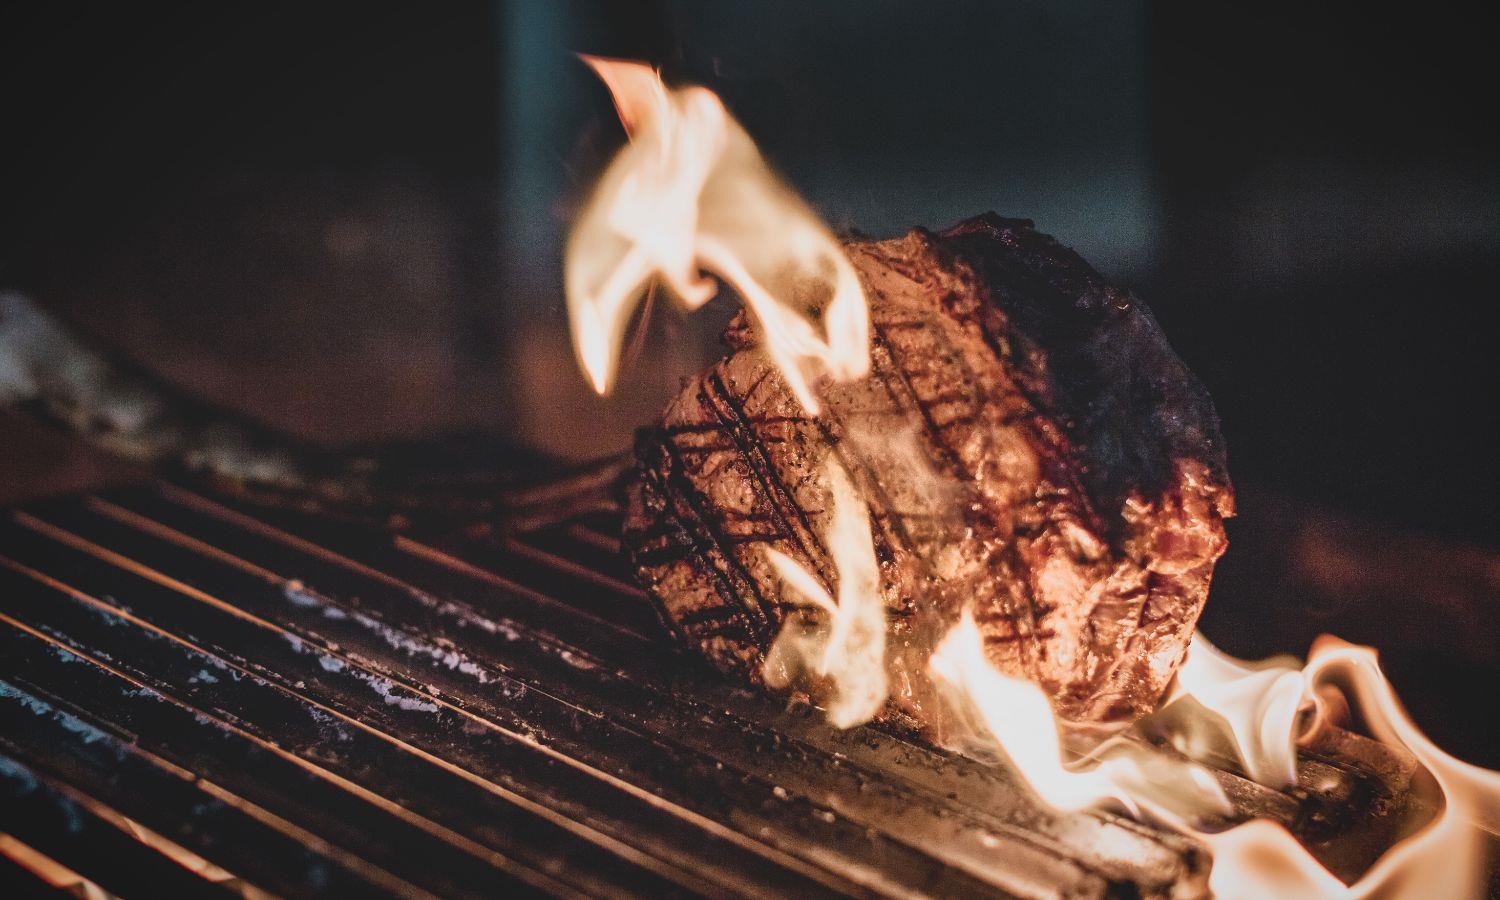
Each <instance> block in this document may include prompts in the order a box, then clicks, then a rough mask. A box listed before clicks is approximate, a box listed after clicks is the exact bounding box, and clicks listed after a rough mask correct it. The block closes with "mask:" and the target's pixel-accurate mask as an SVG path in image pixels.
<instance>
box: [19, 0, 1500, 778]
mask: <svg viewBox="0 0 1500 900" xmlns="http://www.w3.org/2000/svg"><path fill="white" fill-rule="evenodd" d="M1478 21H1479V20H1478V19H1476V13H1475V12H1474V11H1473V10H1468V9H1463V8H1459V7H1454V8H1447V7H1443V6H1441V5H1426V6H1423V7H1422V8H1421V9H1420V10H1406V11H1405V12H1404V13H1403V14H1401V15H1400V16H1396V15H1391V16H1389V17H1387V16H1384V15H1382V14H1377V13H1375V12H1374V11H1373V8H1372V7H1370V6H1369V5H1367V4H1364V5H1354V4H1342V3H1341V4H1290V3H1286V4H1281V3H1271V4H1257V5H1255V6H1254V7H1253V11H1251V8H1249V7H1245V8H1232V7H1229V6H1210V5H1207V4H1195V3H1187V2H1180V3H1157V4H1154V3H1148V2H1143V0H1120V2H1114V3H1110V4H1090V3H1083V2H1059V0H1047V2H1040V0H1036V2H949V3H941V4H935V3H919V2H899V3H898V2H885V0H860V2H852V0H851V2H824V3H818V4H807V3H799V2H767V0H760V2H756V3H736V4H727V3H725V4H702V3H692V2H680V3H677V2H665V0H658V2H624V0H596V2H582V0H535V2H525V0H511V2H488V3H486V2H462V3H460V2H454V3H443V4H415V3H392V2H357V3H356V2H345V0H333V2H320V3H316V4H305V3H282V2H258V3H254V4H195V5H187V4H181V5H162V4H109V5H106V4H98V5H88V4H84V5H77V4H44V3H34V4H23V3H11V4H7V5H6V6H5V8H4V10H3V11H0V122H3V137H0V146H3V148H4V158H5V160H6V161H5V163H4V167H3V175H0V178H3V203H0V288H14V289H20V290H22V291H24V292H26V293H27V294H29V295H31V296H32V297H34V298H35V299H36V300H37V301H38V302H39V303H41V304H42V305H44V306H46V307H47V308H49V309H51V310H54V311H57V312H58V313H60V314H62V315H64V316H65V317H66V318H68V319H70V320H71V321H73V322H74V323H76V324H77V325H78V326H79V327H81V328H82V329H84V330H85V331H88V332H90V333H92V334H94V335H97V336H99V337H101V338H103V339H106V340H108V341H109V342H110V343H111V344H113V345H114V346H116V347H118V348H119V349H120V350H121V351H122V352H123V353H124V354H126V355H127V356H128V357H130V358H132V359H134V360H136V361H138V362H139V363H141V364H143V365H145V366H147V367H149V368H150V369H152V370H153V371H155V372H157V373H159V374H160V375H162V376H163V377H164V378H166V379H168V380H170V381H172V382H173V383H176V384H178V385H181V386H183V387H185V388H187V389H189V390H190V391H192V392H193V393H195V394H198V395H200V396H202V397H204V398H207V399H209V400H212V401H214V402H217V403H221V404H224V405H227V406H231V407H234V408H236V409H239V410H242V411H244V412H246V413H248V414H250V415H252V416H254V417H256V418H258V419H260V420H262V421H264V422H267V423H269V424H272V425H275V426H278V427H281V428H284V429H286V430H289V431H291V432H294V433H296V434H298V435H301V436H303V437H306V438H310V439H313V440H316V441H320V442H324V443H328V444H334V445H336V444H340V443H346V442H351V441H368V440H380V439H385V438H398V437H399V438H406V437H425V436H434V435H440V434H444V433H448V432H455V431H465V432H475V431H482V432H492V433H497V434H500V435H502V436H504V437H507V438H509V439H511V440H513V441H515V442H516V443H517V444H521V445H530V446H536V447H540V448H543V449H545V450H547V451H548V452H551V453H554V454H557V455H560V456H565V457H569V458H574V459H582V458H586V457H589V456H593V455H597V454H601V453H607V452H610V451H612V450H616V449H618V448H620V447H623V446H625V445H626V443H627V442H628V440H629V434H630V430H631V428H632V427H634V426H635V425H636V424H639V423H641V422H643V421H645V420H646V419H648V418H649V417H650V416H652V415H653V414H654V413H655V412H656V411H657V410H658V409H659V408H660V406H661V405H662V403H663V400H664V398H665V397H667V396H669V395H670V393H672V391H673V389H674V387H675V386H676V384H677V383H678V379H679V378H680V377H682V376H683V375H685V374H687V373H690V372H692V371H694V370H696V369H697V368H699V367H701V366H702V365H703V363H704V362H705V361H707V360H709V359H711V358H713V357H714V356H716V355H717V347H716V346H715V343H714V340H715V338H714V336H715V332H716V330H717V327H718V324H719V323H720V322H722V320H723V318H724V316H725V315H726V314H727V311H728V310H729V309H730V308H731V307H730V304H729V303H728V302H727V301H723V302H717V306H716V309H715V310H714V311H713V312H712V313H711V314H706V315H702V316H698V317H694V318H684V317H681V316H674V315H672V314H670V313H669V314H667V315H658V316H657V317H656V319H655V320H654V321H653V323H652V325H651V331H650V340H649V341H648V350H647V353H646V355H645V356H644V357H643V358H642V359H638V360H636V361H635V363H634V364H633V365H631V366H629V367H628V368H627V369H626V370H625V372H624V374H623V376H622V387H621V390H620V392H619V394H618V396H615V397H612V398H609V399H605V400H600V399H597V398H593V397H591V396H590V395H589V394H588V391H587V389H586V386H585V383H584V381H583V379H582V377H581V376H580V375H579V374H578V373H577V371H576V368H575V367H574V365H573V360H572V355H571V351H570V349H569V347H568V343H567V339H566V321H565V316H564V311H563V304H562V299H561V267H560V261H561V243H562V239H563V237H564V235H565V233H566V228H567V223H568V220H569V217H570V214H571V211H572V210H573V209H575V208H576V207H577V205H578V204H579V202H580V201H581V199H582V197H583V195H584V193H585V191H586V190H587V187H588V186H589V184H590V183H591V181H592V179H593V178H594V177H595V176H596V175H597V174H598V173H599V171H600V170H601V168H602V166H603V164H604V163H605V162H606V161H607V159H608V158H609V155H610V153H611V152H612V151H613V150H614V149H615V148H616V147H617V146H618V145H619V143H620V142H621V141H622V140H623V135H622V133H621V131H620V128H619V126H618V123H617V122H616V121H615V118H614V113H613V110H612V108H611V106H610V104H609V100H608V97H607V95H606V93H605V91H604V89H603V88H602V87H601V86H600V85H599V84H597V83H596V82H595V80H594V79H593V77H592V75H591V74H590V73H589V72H588V71H587V69H586V68H585V67H584V66H582V65H581V64H580V63H578V61H577V60H576V59H575V58H574V57H573V56H572V55H571V54H572V53H573V52H574V51H586V52H590V53H598V54H604V55H616V56H630V57H636V58H642V59H647V60H650V61H653V62H656V63H658V64H660V65H661V66H662V67H663V68H664V70H665V72H666V73H667V75H668V76H669V77H670V78H676V79H683V80H691V81H696V82H699V83H703V84H706V85H709V86H710V87H712V88H713V89H715V90H716V91H718V92H719V93H720V94H721V95H722V96H723V97H724V98H725V100H726V102H727V103H728V105H729V106H730V108H731V110H732V111H733V112H734V113H735V114H736V115H737V116H738V117H739V118H740V119H741V121H742V122H743V123H744V124H745V126H746V127H747V129H748V130H749V131H750V133H751V134H752V135H753V136H754V137H755V138H756V139H757V140H758V141H759V143H760V145H761V147H762V148H763V150H764V151H765V153H766V155H767V156H768V157H769V159H770V160H771V162H772V163H773V165H774V166H775V167H776V168H777V169H779V170H780V171H781V172H782V173H783V174H784V175H785V176H786V177H787V179H788V180H789V181H790V182H791V183H792V184H793V185H794V186H795V187H796V188H797V189H798V190H799V191H800V192H801V193H802V194H803V196H805V197H806V198H807V199H808V200H809V201H810V202H811V203H812V204H813V206H814V207H815V208H817V209H818V210H819V211H821V212H822V213H823V215H824V216H825V217H826V218H827V220H828V221H829V222H830V223H831V224H832V225H833V226H834V227H835V228H836V229H842V230H851V229H858V230H860V231H862V232H865V233H869V234H874V235H894V234H898V233H901V232H903V231H905V230H906V229H907V228H909V227H911V226H912V225H917V224H921V225H926V226H931V227H942V226H945V225H948V224H950V223H952V222H954V221H956V220H959V219H962V218H964V217H967V216H969V215H972V214H975V213H979V212H982V211H985V210H990V209H993V210H996V211H997V212H1000V213H1001V214H1003V215H1012V216H1024V217H1029V218H1032V219H1035V220H1036V222H1037V225H1038V227H1039V228H1040V229H1041V230H1043V231H1046V232H1049V233H1051V234H1054V235H1056V236H1057V237H1058V238H1059V239H1061V240H1062V241H1063V242H1064V243H1067V244H1070V245H1072V246H1074V247H1075V248H1077V249H1078V250H1079V251H1080V252H1081V253H1082V254H1083V255H1084V256H1085V257H1086V258H1087V259H1089V260H1090V261H1092V262H1093V263H1094V265H1095V266H1096V267H1097V268H1099V269H1100V270H1101V271H1102V272H1104V273H1105V274H1106V275H1108V276H1110V277H1112V278H1114V279H1116V280H1118V281H1120V282H1122V283H1124V284H1126V285H1128V286H1130V287H1132V288H1134V289H1135V290H1136V291H1137V292H1138V293H1139V294H1140V295H1141V296H1142V297H1143V298H1144V299H1146V300H1147V302H1148V303H1150V305H1151V306H1152V307H1153V308H1154V310H1155V311H1156V313H1157V316H1158V318H1159V319H1160V320H1161V323H1162V325H1163V327H1164V329H1165V330H1166V332H1167V334H1168V336H1169V337H1170V339H1171V340H1172V343H1173V344H1174V346H1175V347H1176V348H1177V349H1178V351H1179V352H1180V353H1181V355H1182V356H1183V357H1184V358H1185V359H1186V360H1187V362H1188V363H1189V365H1190V366H1192V368H1193V369H1194V370H1195V371H1196V372H1197V373H1198V374H1199V375H1200V376H1201V377H1202V378H1203V380H1204V381H1205V382H1207V384H1208V386H1209V389H1210V390H1211V392H1212V393H1213V396H1214V398H1215V400H1216V402H1217V404H1218V408H1219V411H1220V414H1221V416H1222V419H1223V423H1224V430H1225V432H1226V434H1227V437H1228V440H1229V445H1230V453H1231V458H1230V461H1231V467H1232V471H1233V473H1234V475H1235V477H1236V479H1237V481H1238V483H1239V484H1240V485H1241V487H1242V493H1243V503H1242V508H1243V510H1244V516H1243V517H1242V520H1241V521H1239V522H1237V523H1236V524H1235V526H1234V530H1233V531H1232V533H1231V539H1232V546H1233V549H1232V550H1231V552H1230V553H1229V555H1228V557H1226V559H1225V561H1224V563H1223V564H1222V568H1221V575H1220V578H1219V580H1218V582H1217V583H1216V586H1215V596H1214V599H1213V600H1212V601H1211V603H1210V607H1209V611H1208V613H1207V614H1206V616H1205V620H1204V628H1205V630H1206V631H1207V632H1208V633H1209V635H1210V636H1211V637H1212V638H1213V639H1214V640H1215V641H1217V642H1218V643H1219V644H1220V645H1221V646H1223V647H1225V648H1226V649H1228V650H1230V651H1231V652H1235V653H1237V654H1241V655H1264V654H1267V653H1270V652H1274V651H1278V650H1280V651H1292V652H1299V653H1300V652H1302V651H1303V650H1305V647H1306V644H1307V642H1308V640H1310V639H1311V637H1312V636H1314V635H1316V634H1317V633H1318V632H1320V631H1324V630H1331V631H1335V632H1338V633H1340V634H1342V635H1343V636H1345V637H1347V638H1349V639H1352V640H1358V641H1364V642H1370V643H1375V644H1377V645H1379V646H1380V647H1381V648H1382V650H1383V652H1384V658H1385V660H1386V662H1387V665H1388V667H1389V668H1390V670H1391V673H1392V676H1393V678H1394V680H1395V681H1396V683H1397V685H1398V687H1399V688H1400V689H1401V691H1402V694H1403V696H1404V697H1405V698H1406V699H1407V702H1408V704H1409V705H1410V706H1412V707H1413V711H1414V713H1415V714H1416V716H1417V718H1418V720H1419V721H1420V722H1421V723H1422V724H1423V725H1424V726H1426V727H1428V728H1429V729H1430V730H1431V731H1432V732H1433V733H1434V735H1435V736H1437V737H1438V738H1439V740H1440V741H1441V742H1444V743H1446V744H1447V745H1448V746H1449V747H1450V748H1451V749H1453V750H1455V751H1457V752H1458V753H1459V754H1460V755H1463V756H1466V757H1469V758H1472V759H1475V760H1477V761H1481V762H1487V763H1488V764H1489V765H1492V766H1495V765H1500V752H1497V747H1500V740H1497V738H1500V735H1497V732H1496V724H1495V723H1496V722H1497V721H1500V699H1497V697H1496V696H1495V692H1493V691H1492V690H1491V688H1492V687H1493V685H1494V684H1495V681H1496V678H1497V676H1500V628H1497V622H1500V610H1497V606H1500V514H1497V513H1500V511H1497V504H1500V484H1497V474H1496V471H1497V467H1496V466H1495V464H1494V457H1495V443H1494V438H1493V436H1492V435H1493V433H1494V432H1495V431H1496V430H1497V429H1496V425H1497V424H1500V423H1497V421H1496V418H1497V415H1496V406H1497V404H1496V402H1495V401H1496V388H1497V386H1500V385H1497V378H1496V375H1495V372H1496V364H1495V353H1494V351H1492V350H1491V349H1490V347H1489V343H1490V341H1491V340H1492V339H1493V335H1494V333H1495V332H1494V329H1493V328H1492V322H1493V321H1494V319H1495V315H1494V307H1495V304H1496V301H1497V298H1500V137H1497V129H1496V127H1495V116H1494V110H1493V106H1494V102H1493V97H1494V89H1493V86H1492V83H1491V82H1492V80H1493V77H1492V75H1491V72H1490V70H1491V69H1492V62H1491V60H1492V56H1493V54H1492V49H1491V47H1490V39H1489V37H1488V34H1487V30H1486V29H1484V28H1481V27H1478ZM1486 110H1489V112H1486ZM0 415H3V414H0ZM499 462H503V461H497V463H499ZM137 474H138V473H134V472H132V471H130V470H129V469H128V468H126V467H122V466H121V465H119V464H118V463H114V462H112V461H111V460H109V459H107V458H104V457H102V456H100V455H98V454H96V453H93V452H91V451H89V450H87V449H86V448H83V447H81V446H78V445H76V444H75V443H73V442H71V441H67V440H65V439H62V438H59V437H57V436H56V435H52V434H50V433H46V432H43V431H41V430H39V429H37V428H35V427H34V426H31V425H29V424H28V423H27V422H25V421H23V420H21V419H19V418H16V417H14V416H5V417H0V502H12V501H17V500H22V499H26V498H29V497H34V496H39V495H44V494H47V493H50V492H55V491H61V490H69V489H74V490H76V489H78V488H80V487H87V486H94V485H97V484H101V483H107V482H109V481H112V480H118V479H123V478H130V477H134V476H135V475H137Z"/></svg>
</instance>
